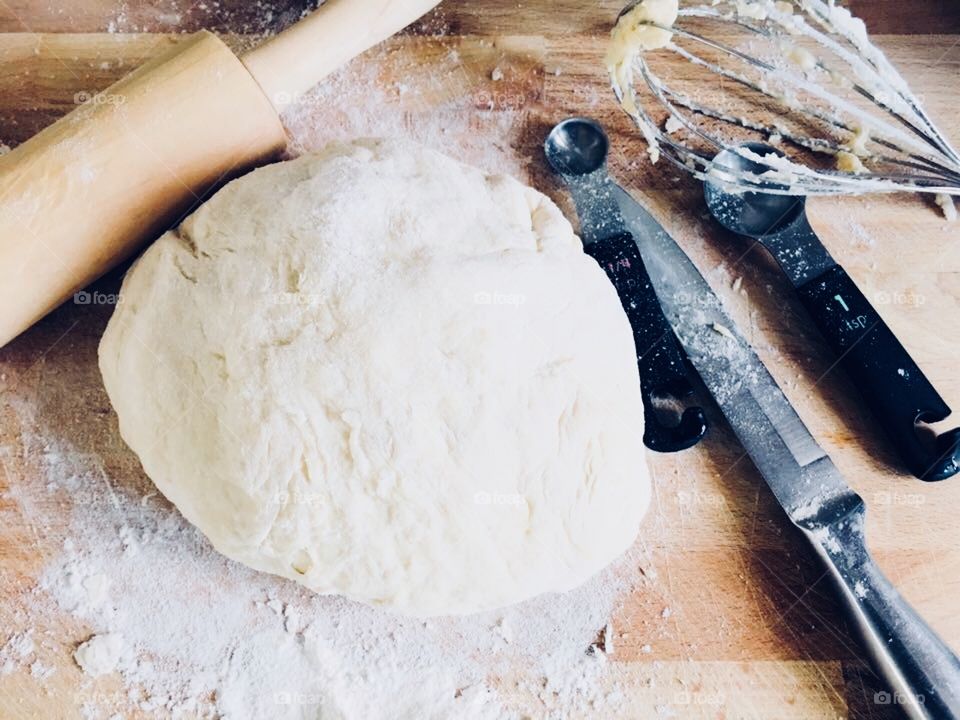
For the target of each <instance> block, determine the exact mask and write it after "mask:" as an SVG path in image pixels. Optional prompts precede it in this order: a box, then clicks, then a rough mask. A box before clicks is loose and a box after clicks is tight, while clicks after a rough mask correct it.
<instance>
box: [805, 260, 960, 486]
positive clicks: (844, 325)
mask: <svg viewBox="0 0 960 720" xmlns="http://www.w3.org/2000/svg"><path fill="white" fill-rule="evenodd" d="M797 292H798V293H799V294H800V298H801V299H802V301H803V304H804V305H805V306H806V308H807V310H808V311H809V312H810V315H811V316H812V317H813V320H814V322H815V323H816V325H817V328H818V329H819V330H820V332H821V333H822V334H823V336H824V337H825V338H826V340H827V342H828V343H829V344H830V346H831V348H832V349H833V351H834V353H836V355H837V358H838V360H839V362H840V364H841V365H842V366H843V368H844V369H845V370H846V372H847V374H848V375H849V376H850V378H851V380H853V382H854V384H855V385H856V386H857V388H858V389H859V390H860V393H861V394H862V395H863V397H864V399H865V400H866V402H867V404H868V405H869V407H870V409H871V411H872V412H873V414H874V415H875V416H876V418H877V420H879V422H880V423H881V424H882V425H883V428H884V429H885V430H886V432H887V434H888V435H889V436H890V439H891V440H892V441H893V444H894V445H895V446H896V448H897V450H898V451H899V453H900V457H901V458H902V459H903V461H904V462H905V464H906V466H907V468H908V469H909V470H910V472H912V473H913V474H914V475H916V476H917V477H919V478H921V479H922V480H943V479H945V478H948V477H950V476H952V475H955V474H956V473H957V472H958V471H960V429H955V430H951V431H950V432H947V433H944V434H942V435H940V436H939V437H936V436H935V434H934V433H933V432H932V430H930V429H929V428H922V427H921V426H920V425H919V423H931V422H939V421H940V420H943V419H945V418H946V417H947V416H948V415H950V408H949V407H948V406H947V404H946V403H945V402H944V401H943V398H941V397H940V395H939V393H938V392H937V391H936V390H935V389H934V387H933V385H931V384H930V381H929V380H927V378H926V376H924V374H923V372H922V371H921V370H920V368H919V367H917V364H916V363H915V362H914V361H913V358H911V357H910V354H909V353H908V352H907V351H906V349H904V347H903V345H901V344H900V341H899V340H897V338H896V336H895V335H894V334H893V332H892V331H891V330H890V328H889V327H887V324H886V323H885V322H884V321H883V319H882V318H881V317H880V315H879V314H878V313H877V311H876V310H875V309H874V308H873V306H872V305H871V304H870V302H869V301H868V300H867V298H866V297H864V295H863V293H862V292H860V290H859V288H857V286H856V284H855V283H854V282H853V279H852V278H851V277H850V276H849V275H847V273H846V271H845V270H844V269H843V268H842V267H840V266H839V265H836V266H834V267H832V268H830V269H829V270H827V271H826V272H825V273H823V274H822V275H820V276H819V277H817V278H815V279H813V280H811V281H809V282H807V283H806V284H805V285H802V286H800V287H799V288H798V289H797Z"/></svg>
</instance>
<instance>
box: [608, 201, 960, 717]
mask: <svg viewBox="0 0 960 720" xmlns="http://www.w3.org/2000/svg"><path fill="white" fill-rule="evenodd" d="M615 197H616V200H617V205H618V207H619V209H620V213H621V215H622V217H623V218H624V222H625V223H626V226H627V228H628V229H629V230H630V232H631V233H632V234H633V236H634V238H635V239H636V241H637V245H638V247H639V249H640V254H641V256H642V258H643V262H644V264H645V265H646V267H647V270H648V273H649V276H650V279H651V282H652V284H653V286H654V290H655V292H656V295H657V297H658V298H659V300H660V303H661V305H662V307H663V310H664V314H665V315H666V317H667V321H668V322H669V323H670V324H671V326H672V327H673V329H674V331H675V333H676V335H677V338H678V339H679V340H680V343H681V345H682V346H683V348H684V350H685V351H686V354H687V357H688V358H689V360H690V363H691V364H692V365H693V367H694V368H695V369H696V370H697V372H698V373H699V375H700V378H701V379H702V381H703V383H704V385H705V386H706V387H707V389H708V390H709V391H710V393H711V394H712V395H713V397H714V399H715V400H716V402H717V405H718V406H719V407H720V410H721V411H722V412H723V414H724V416H725V417H726V418H727V421H728V422H729V423H730V426H731V427H732V428H733V431H734V433H736V435H737V438H739V440H740V442H741V443H742V445H743V447H744V449H745V450H746V451H747V453H748V454H749V455H750V458H751V459H752V460H753V462H754V464H755V465H756V466H757V469H758V470H759V471H760V473H761V474H762V475H763V477H764V479H765V480H766V481H767V484H768V485H769V486H770V489H771V490H772V491H773V493H774V495H775V496H776V498H777V500H778V501H779V502H780V504H781V505H782V506H783V509H784V510H785V511H786V512H787V515H788V516H789V517H790V519H791V521H792V522H793V523H794V524H795V525H796V526H797V527H798V528H800V530H801V531H802V532H803V534H804V535H805V536H806V538H807V540H808V541H809V543H810V545H811V547H812V548H813V549H814V551H815V552H816V553H817V555H818V556H819V557H820V558H821V559H822V560H823V562H824V563H825V565H826V568H827V570H828V573H829V574H830V576H831V577H832V578H833V580H834V582H835V584H836V586H837V590H838V592H839V595H840V598H841V600H842V601H843V604H844V605H845V607H846V609H847V610H848V612H849V616H850V619H851V620H852V622H853V623H854V625H855V626H856V628H857V630H858V631H859V633H860V635H861V636H862V639H863V642H864V645H865V647H866V650H867V652H868V654H869V656H870V658H871V660H872V661H873V664H874V667H875V669H876V671H877V672H878V674H879V675H880V676H881V677H882V678H884V679H885V680H886V682H887V683H889V685H890V688H891V689H892V690H893V691H894V692H895V693H896V696H895V697H896V698H897V701H898V702H899V703H900V704H901V707H902V709H903V710H904V711H905V712H906V714H907V716H908V717H910V718H911V719H912V720H951V719H957V718H960V661H958V659H957V656H956V655H955V654H954V653H953V652H952V651H951V649H950V648H949V647H948V646H947V645H946V644H945V643H944V642H943V641H942V640H941V639H940V638H939V637H938V636H937V635H936V633H934V632H933V630H931V629H930V628H929V627H928V626H927V625H926V623H924V621H923V620H922V619H921V618H920V617H919V616H918V615H917V614H916V612H915V611H914V610H913V609H912V608H911V607H910V606H909V605H908V604H907V603H906V601H905V600H904V599H903V598H902V597H901V596H900V594H899V593H898V592H897V590H896V589H895V588H894V587H893V585H891V583H890V581H889V580H887V578H886V577H884V575H883V573H882V572H881V571H880V569H879V568H878V567H877V565H876V564H875V562H874V560H873V558H871V556H870V554H869V552H868V551H867V548H866V543H865V539H864V530H863V527H864V503H863V500H862V499H861V498H860V496H859V495H857V493H855V492H854V491H853V490H852V489H851V488H850V486H849V485H847V483H846V481H845V480H844V479H843V477H842V476H841V475H840V473H839V471H838V470H837V468H836V467H835V466H834V464H833V462H832V461H831V460H830V458H829V456H827V454H826V453H825V452H824V451H823V449H822V448H821V447H820V446H819V445H818V444H817V441H816V440H815V439H814V438H813V436H812V435H811V434H810V431H809V430H808V429H807V428H806V426H805V425H804V424H803V421H802V420H801V419H800V417H799V416H798V415H797V413H796V411H795V410H794V409H793V407H792V406H791V405H790V403H789V401H788V400H787V398H786V397H785V396H784V394H783V392H782V391H781V389H780V387H779V386H778V385H777V384H776V382H775V381H774V379H773V377H771V375H770V373H769V372H768V371H767V369H766V367H765V366H764V365H763V363H762V362H761V361H760V359H759V358H758V357H757V355H756V353H754V351H753V349H752V348H751V347H750V345H749V344H748V343H747V342H746V341H745V340H744V339H743V337H741V335H740V333H739V332H738V331H737V328H736V326H735V324H734V323H733V322H732V321H731V320H730V318H729V317H728V316H727V314H726V312H725V311H724V309H723V307H722V305H721V303H720V300H719V298H718V297H717V296H716V295H715V294H714V293H713V291H712V290H711V289H710V286H709V285H708V284H707V282H706V281H705V280H704V279H703V276H702V275H701V274H700V272H699V271H698V270H697V268H696V267H695V266H694V265H693V263H692V262H691V261H690V259H689V258H688V257H687V255H686V254H685V253H684V252H683V250H681V249H680V247H679V246H678V245H677V244H676V243H675V242H674V241H673V239H672V238H671V237H670V236H669V235H668V234H667V232H666V231H665V230H664V229H663V227H662V226H661V225H660V224H659V223H658V222H657V221H656V220H655V219H654V218H653V217H652V216H651V215H650V213H649V212H647V210H646V209H645V208H643V207H642V206H641V205H640V204H639V203H638V202H637V201H636V200H634V199H633V198H632V197H631V196H630V195H629V194H628V193H627V192H626V191H624V190H623V189H622V188H620V187H617V189H616V193H615Z"/></svg>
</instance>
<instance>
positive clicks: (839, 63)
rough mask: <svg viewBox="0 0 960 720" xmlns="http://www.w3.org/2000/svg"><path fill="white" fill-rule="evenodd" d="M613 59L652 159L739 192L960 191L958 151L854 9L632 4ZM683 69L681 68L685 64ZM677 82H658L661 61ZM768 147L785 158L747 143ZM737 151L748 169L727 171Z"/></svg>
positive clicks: (731, 2)
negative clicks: (722, 161) (723, 154)
mask: <svg viewBox="0 0 960 720" xmlns="http://www.w3.org/2000/svg"><path fill="white" fill-rule="evenodd" d="M614 44H615V47H614V48H612V50H611V55H610V57H608V65H609V66H610V71H611V79H612V81H613V87H614V90H615V92H616V94H617V97H618V99H619V101H620V103H621V104H622V105H623V107H624V108H625V109H626V111H627V112H628V113H629V114H630V115H631V116H632V117H633V119H634V121H635V122H636V124H637V127H638V128H639V129H640V131H641V132H642V133H643V136H644V138H645V139H646V140H647V143H648V145H649V152H650V155H651V157H652V159H653V160H654V161H656V160H657V159H658V158H659V157H664V158H666V159H667V160H669V161H670V162H673V163H675V164H676V165H678V166H680V167H681V168H684V169H685V170H688V171H689V172H691V173H693V175H695V176H696V177H698V178H700V179H707V178H708V177H709V179H710V180H711V181H713V182H717V181H720V182H722V183H723V184H725V185H727V186H728V187H730V188H731V189H734V190H743V191H749V190H754V189H762V190H763V191H764V192H779V193H782V194H794V195H828V194H829V195H835V194H862V193H868V192H900V191H912V192H926V193H937V194H940V195H941V197H940V198H938V202H940V203H941V204H943V205H944V210H945V211H946V204H945V203H950V206H951V209H952V203H951V202H950V199H949V197H947V196H949V195H960V155H958V153H957V151H956V150H955V149H954V148H953V147H952V146H951V144H950V142H949V141H948V140H947V138H946V137H945V136H944V134H943V133H942V132H941V131H940V130H939V129H938V128H937V126H936V125H935V124H934V122H933V121H932V120H931V119H930V117H929V116H928V114H927V113H926V111H925V110H924V108H923V106H922V104H921V101H920V99H919V98H918V97H917V96H916V95H914V93H913V92H912V90H911V89H910V87H909V85H908V84H907V82H906V81H905V80H904V79H903V77H902V76H901V75H900V73H899V72H898V71H897V69H896V68H895V67H894V66H893V64H892V63H891V62H890V61H889V60H888V59H887V57H886V56H885V55H884V53H883V52H881V51H880V49H879V48H877V47H876V46H875V45H874V44H873V43H872V42H871V40H870V38H869V36H868V34H867V30H866V27H865V25H864V23H863V22H862V21H861V20H860V19H858V18H856V17H854V16H852V15H851V13H850V12H849V10H847V9H846V8H844V7H841V6H839V5H837V4H835V3H834V2H832V1H831V2H824V1H823V0H793V1H792V2H785V1H783V0H778V1H774V0H716V1H715V2H714V3H713V4H711V5H694V6H686V7H679V5H678V2H677V0H642V1H641V2H634V3H632V4H631V5H628V6H627V7H626V8H624V10H623V12H622V13H621V15H620V19H619V22H618V25H617V27H616V28H615V30H614ZM678 57H679V58H680V59H682V60H683V61H684V62H683V63H676V62H675V60H676V58H678ZM671 59H672V60H674V62H672V63H665V66H666V67H667V68H668V70H669V72H671V73H672V74H673V76H674V77H673V78H672V79H671V83H670V84H667V82H666V81H665V80H664V79H663V75H662V73H661V74H657V73H656V72H655V70H654V66H655V65H657V63H658V61H659V60H664V61H667V60H671ZM758 138H759V139H761V140H763V141H764V142H766V143H769V144H770V145H773V146H775V147H776V148H777V149H778V152H777V153H766V154H763V155H759V154H757V153H755V152H752V151H751V150H749V149H747V148H742V147H738V146H739V145H740V144H741V143H743V142H746V141H755V140H757V139H758ZM726 149H734V150H735V151H736V152H738V153H739V154H740V155H742V156H743V157H744V158H746V159H748V160H750V161H752V162H751V163H748V164H749V165H750V166H751V170H749V171H748V170H733V169H731V168H727V167H718V166H717V165H716V164H715V163H714V162H713V158H714V157H715V156H716V155H717V154H718V153H719V152H720V151H722V150H726Z"/></svg>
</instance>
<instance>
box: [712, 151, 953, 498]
mask: <svg viewBox="0 0 960 720" xmlns="http://www.w3.org/2000/svg"><path fill="white" fill-rule="evenodd" d="M744 150H745V151H747V153H748V154H756V155H761V156H763V155H767V154H769V153H777V151H776V150H775V149H774V148H772V147H770V146H768V145H763V144H761V143H747V144H745V145H743V146H741V149H739V150H738V149H736V148H734V149H728V150H725V151H723V152H722V153H720V154H719V155H717V157H716V158H714V161H713V168H714V172H715V174H716V178H717V179H716V180H715V181H707V182H706V183H704V195H705V197H706V201H707V206H708V207H709V208H710V212H711V213H712V214H713V216H714V217H715V218H716V219H717V221H718V222H719V223H720V224H721V225H723V226H724V227H725V228H727V229H728V230H731V231H732V232H735V233H737V234H739V235H745V236H747V237H751V238H753V239H755V240H757V241H759V242H760V243H761V244H762V245H763V246H764V247H765V248H766V249H767V250H768V251H769V252H770V253H771V254H772V255H773V257H774V258H775V259H776V261H777V263H778V264H779V265H780V267H781V269H782V270H783V272H784V273H785V274H786V275H787V277H788V278H789V279H790V282H791V283H792V284H793V286H794V288H796V291H797V294H798V295H799V296H800V300H801V301H802V302H803V304H804V306H805V307H806V308H807V311H808V312H809V313H810V316H811V317H812V318H813V321H814V323H816V325H817V328H818V329H819V330H820V332H821V333H822V334H823V336H824V338H825V339H826V340H827V342H828V343H829V345H830V347H831V349H832V350H833V351H834V353H835V354H836V356H837V360H838V362H839V363H840V364H841V365H842V366H843V367H844V369H845V370H846V371H847V374H848V375H849V376H850V378H851V379H852V380H853V382H854V384H856V386H857V388H858V389H859V390H860V393H861V394H862V395H863V397H864V399H865V400H866V402H867V404H868V405H869V407H870V409H871V411H872V412H873V414H874V415H875V416H876V418H877V419H878V420H879V422H880V423H881V424H882V425H883V427H884V429H885V430H886V431H887V434H888V435H889V436H890V439H891V440H892V441H893V444H894V445H895V446H896V448H897V451H898V452H899V454H900V456H901V458H902V459H903V461H904V463H905V464H906V466H907V468H908V469H909V470H910V472H912V473H913V474H914V475H916V476H917V477H919V478H921V479H923V480H943V479H945V478H948V477H950V476H952V475H955V474H956V473H957V472H958V471H960V428H958V429H954V430H951V431H949V432H946V433H943V434H941V435H939V436H937V435H936V434H935V433H934V432H933V430H932V429H930V428H928V427H925V424H926V423H933V422H939V421H940V420H944V419H946V418H947V416H949V415H950V408H949V407H948V406H947V404H946V403H945V402H944V401H943V398H941V397H940V394H939V393H938V392H937V391H936V390H935V389H934V387H933V385H931V384H930V381H929V380H927V378H926V376H924V374H923V371H921V370H920V368H919V367H918V366H917V364H916V363H915V362H914V361H913V358H911V357H910V354H909V353H908V352H907V351H906V349H905V348H904V347H903V345H901V344H900V341H899V340H897V338H896V336H895V335H894V334H893V332H892V331H891V330H890V328H889V327H887V324H886V323H885V322H884V321H883V319H882V318H881V317H880V315H879V314H878V313H877V311H876V310H875V309H874V308H873V306H872V305H871V304H870V302H869V301H868V300H867V298H866V297H864V295H863V293H862V292H860V289H859V288H858V287H857V286H856V283H854V281H853V279H852V278H851V277H850V276H849V275H848V274H847V273H846V271H845V270H844V269H843V268H842V267H840V265H838V264H837V262H836V261H835V260H834V259H833V258H832V257H831V256H830V253H829V252H827V249H826V248H825V247H824V246H823V244H822V243H821V242H820V239H819V238H818V237H817V235H816V233H814V231H813V228H811V227H810V223H809V222H808V221H807V215H806V210H805V198H804V197H802V196H796V195H788V194H782V193H777V192H770V193H765V192H745V193H734V192H729V191H728V190H727V189H726V187H725V185H724V184H723V172H724V169H726V168H729V169H736V170H746V171H748V172H749V171H751V170H752V168H751V163H752V162H753V161H752V160H751V159H750V158H749V157H745V156H744V154H742V153H743V151H744ZM757 172H758V173H759V172H763V170H762V169H759V168H758V169H757ZM771 190H780V191H784V190H786V188H784V187H783V186H776V185H771Z"/></svg>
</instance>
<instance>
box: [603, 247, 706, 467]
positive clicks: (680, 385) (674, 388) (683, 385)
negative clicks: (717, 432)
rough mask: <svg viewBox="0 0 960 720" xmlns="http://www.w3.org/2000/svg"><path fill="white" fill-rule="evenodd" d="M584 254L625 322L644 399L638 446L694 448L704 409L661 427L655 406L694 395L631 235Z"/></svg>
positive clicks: (668, 449)
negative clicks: (606, 281) (602, 276)
mask: <svg viewBox="0 0 960 720" xmlns="http://www.w3.org/2000/svg"><path fill="white" fill-rule="evenodd" d="M585 251H586V252H587V254H588V255H590V256H592V257H593V259H594V260H596V261H597V263H598V264H599V265H600V267H601V268H603V270H604V272H606V273H607V277H608V278H610V281H611V282H612V283H613V286H614V287H615V288H616V289H617V294H618V295H619V296H620V302H621V304H622V305H623V309H624V311H625V312H626V314H627V318H628V319H629V320H630V327H631V328H632V329H633V340H634V344H635V345H636V349H637V366H638V368H639V371H640V389H641V392H642V394H643V410H644V433H643V443H644V445H646V446H647V447H648V448H650V449H651V450H654V451H656V452H678V451H680V450H685V449H687V448H689V447H692V446H693V445H696V444H697V443H698V442H699V441H700V440H701V438H703V436H704V435H705V434H706V432H707V421H706V417H705V416H704V413H703V409H702V408H699V407H688V408H686V409H685V410H684V411H683V414H682V415H681V416H680V423H679V424H678V425H676V426H674V427H670V426H667V425H664V424H663V423H662V422H661V421H660V417H659V415H658V413H657V412H656V410H655V401H656V400H657V399H663V398H667V397H670V398H676V399H681V398H684V397H687V396H688V395H690V394H691V393H692V392H693V386H692V385H691V384H690V380H689V378H688V377H687V367H686V362H685V357H684V355H683V351H682V349H681V348H680V344H679V343H678V342H677V338H676V336H674V334H673V328H672V327H670V324H669V323H668V322H667V319H666V318H665V317H664V316H663V310H662V309H661V307H660V301H659V300H658V299H657V295H656V292H654V289H653V285H651V284H650V277H649V276H648V275H647V269H646V267H645V266H644V264H643V260H642V258H641V257H640V251H639V249H638V248H637V243H636V242H635V241H634V239H633V236H632V235H631V234H630V233H622V234H618V235H614V236H612V237H609V238H605V239H603V240H600V241H598V242H593V243H589V244H588V245H587V246H586V247H585Z"/></svg>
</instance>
